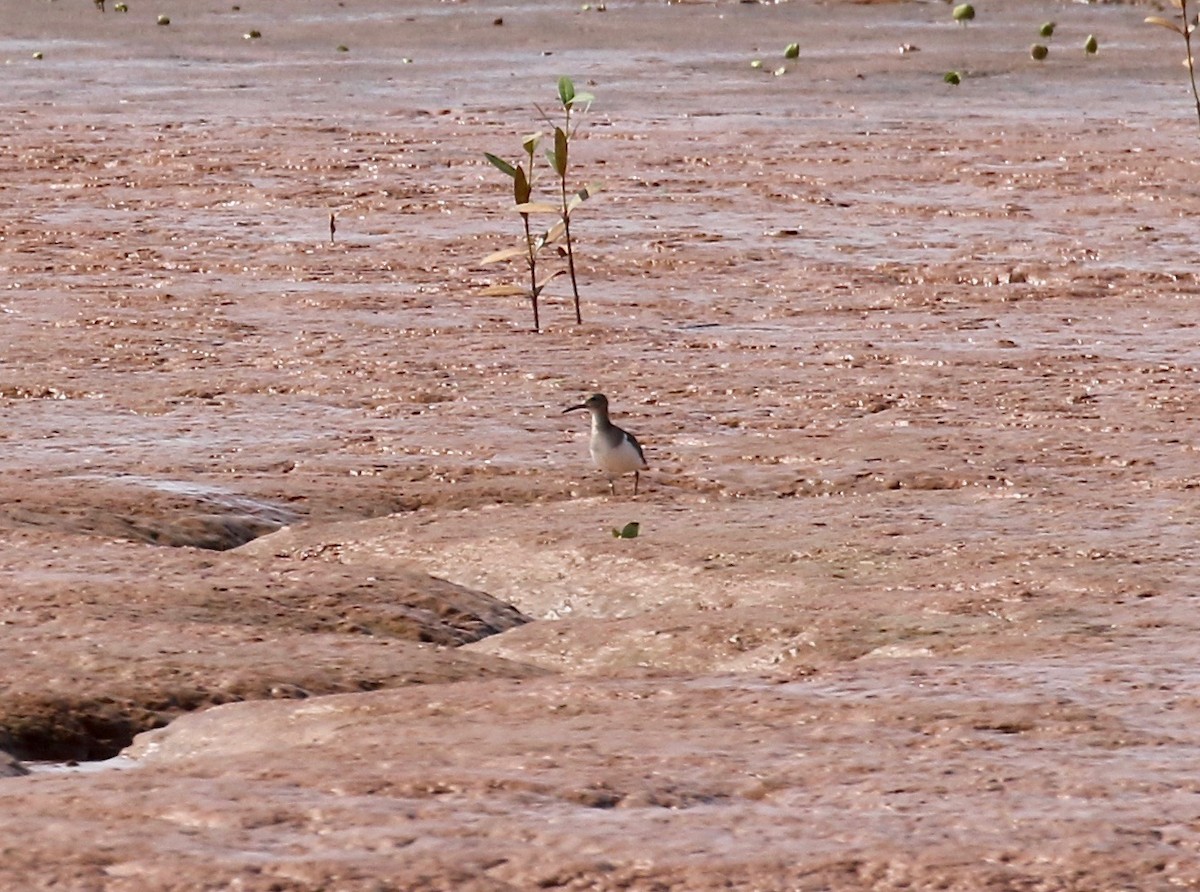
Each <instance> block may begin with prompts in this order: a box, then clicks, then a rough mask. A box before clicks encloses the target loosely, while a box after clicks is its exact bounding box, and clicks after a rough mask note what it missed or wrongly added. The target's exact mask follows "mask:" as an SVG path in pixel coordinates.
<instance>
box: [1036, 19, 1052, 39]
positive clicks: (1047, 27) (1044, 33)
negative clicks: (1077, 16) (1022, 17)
mask: <svg viewBox="0 0 1200 892" xmlns="http://www.w3.org/2000/svg"><path fill="white" fill-rule="evenodd" d="M1038 36H1039V37H1053V36H1054V22H1046V24H1044V25H1042V27H1040V28H1038Z"/></svg>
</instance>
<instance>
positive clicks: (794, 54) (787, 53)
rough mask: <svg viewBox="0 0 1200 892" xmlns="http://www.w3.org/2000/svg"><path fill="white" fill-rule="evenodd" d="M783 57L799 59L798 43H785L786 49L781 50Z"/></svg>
mask: <svg viewBox="0 0 1200 892" xmlns="http://www.w3.org/2000/svg"><path fill="white" fill-rule="evenodd" d="M783 58H785V59H799V58H800V44H798V43H789V44H788V45H787V48H786V49H784V51H783Z"/></svg>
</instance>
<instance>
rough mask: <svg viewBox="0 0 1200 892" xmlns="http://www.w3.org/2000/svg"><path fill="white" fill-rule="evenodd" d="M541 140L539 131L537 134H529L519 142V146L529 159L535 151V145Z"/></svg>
mask: <svg viewBox="0 0 1200 892" xmlns="http://www.w3.org/2000/svg"><path fill="white" fill-rule="evenodd" d="M541 139H542V134H541V131H539V132H537V133H531V134H529V135H528V136H526V137H525V138H524V139H522V140H521V145H522V146H524V147H525V154H526V155H528V156H529V157H530V158H532V157H533V153H534V152H536V151H537V145H538V143H539V142H540V141H541Z"/></svg>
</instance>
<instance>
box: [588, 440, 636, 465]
mask: <svg viewBox="0 0 1200 892" xmlns="http://www.w3.org/2000/svg"><path fill="white" fill-rule="evenodd" d="M591 446H592V461H594V462H595V463H596V467H598V468H599V469H600V470H602V471H604V472H606V473H608V474H628V473H630V472H631V471H640V470H642V469H643V468H645V467H646V463H645V462H644V461H643V460H642V457H641V456H640V455H638V451H637V449H635V448H634V445H633V444H632V443H630V442H629V441H628V440H622V441H621V444H620V445H619V446H617V447H616V448H615V449H613V448H612V447H610V446H609V445H608V444H606V443H604V442H603V441H601V440H599V438H595V437H594V438H593V439H592V443H591Z"/></svg>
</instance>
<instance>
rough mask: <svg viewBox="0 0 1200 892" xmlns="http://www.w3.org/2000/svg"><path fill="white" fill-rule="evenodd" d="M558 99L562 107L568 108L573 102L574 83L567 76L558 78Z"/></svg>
mask: <svg viewBox="0 0 1200 892" xmlns="http://www.w3.org/2000/svg"><path fill="white" fill-rule="evenodd" d="M558 101H559V102H561V103H562V107H563V108H570V107H571V106H572V105H573V104H574V103H575V83H574V81H572V80H571V79H570V78H569V77H560V78H559V79H558Z"/></svg>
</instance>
